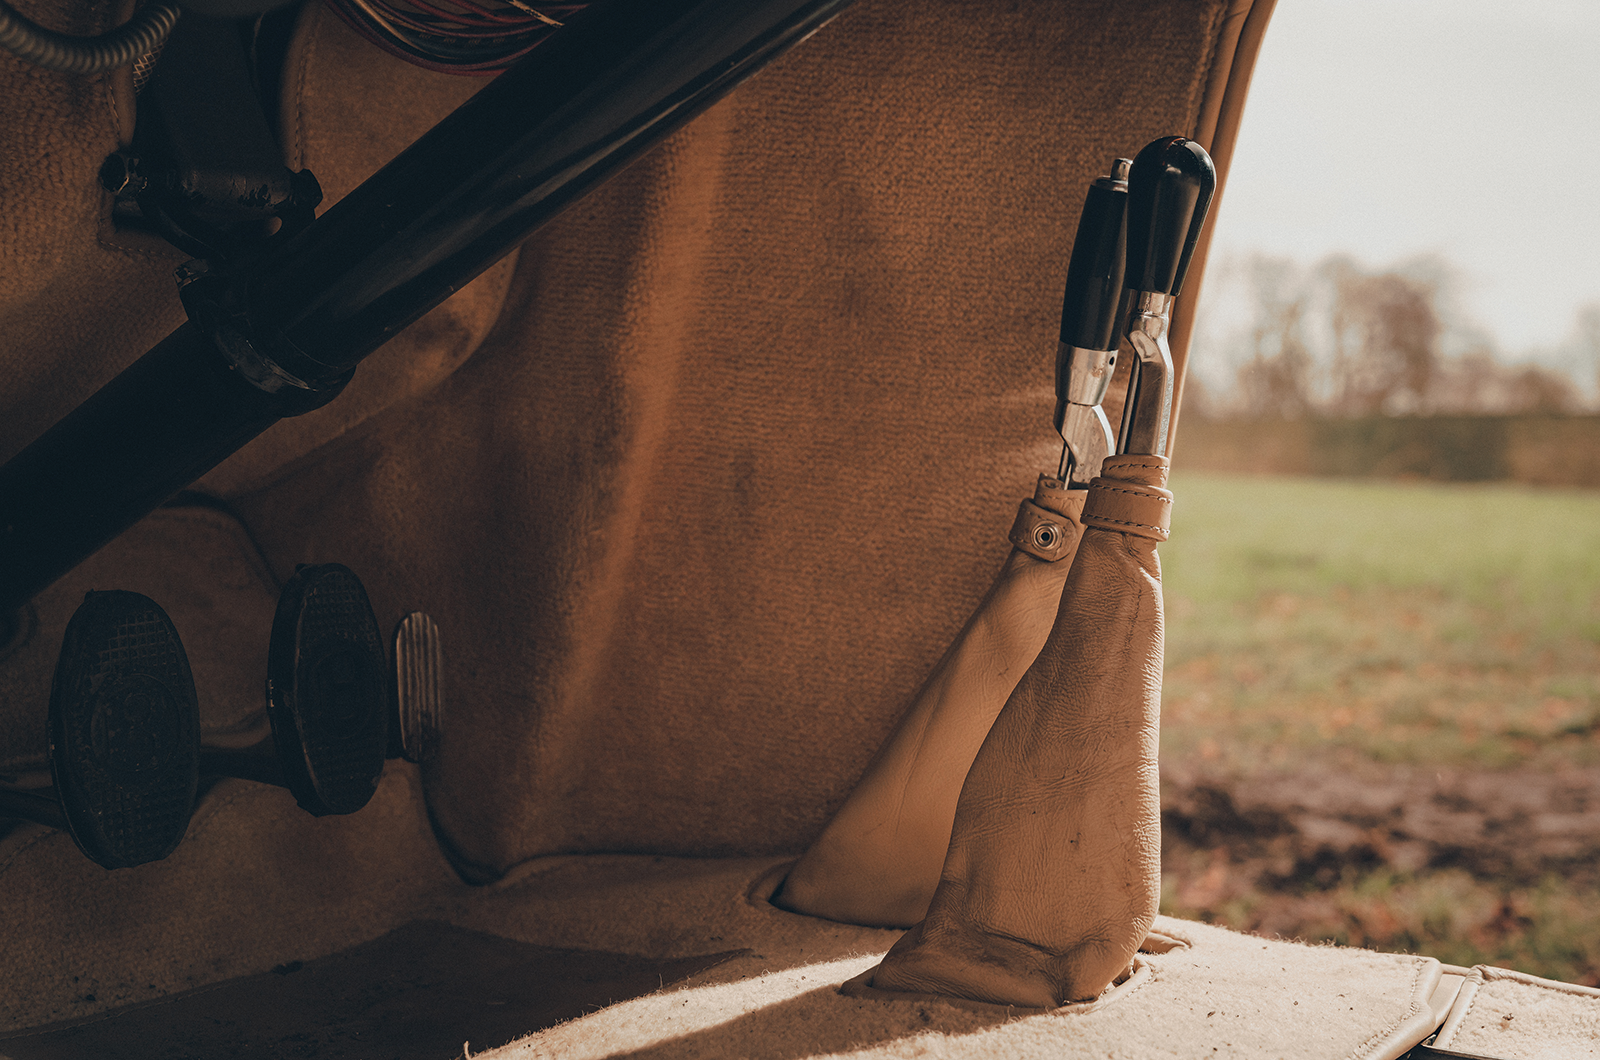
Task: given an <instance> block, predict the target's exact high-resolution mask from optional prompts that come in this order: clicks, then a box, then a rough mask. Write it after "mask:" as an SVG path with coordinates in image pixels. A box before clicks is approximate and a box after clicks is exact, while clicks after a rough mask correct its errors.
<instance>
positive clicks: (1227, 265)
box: [1184, 254, 1600, 418]
mask: <svg viewBox="0 0 1600 1060" xmlns="http://www.w3.org/2000/svg"><path fill="white" fill-rule="evenodd" d="M1219 265H1220V266H1221V268H1220V269H1219V270H1217V271H1220V272H1221V273H1222V275H1221V276H1220V277H1219V276H1217V275H1216V274H1215V273H1212V274H1211V275H1208V277H1207V285H1206V286H1207V292H1206V294H1207V295H1211V294H1212V288H1213V285H1214V281H1216V280H1219V279H1220V280H1221V284H1220V285H1217V286H1220V287H1221V288H1222V293H1221V297H1220V298H1218V297H1204V296H1203V302H1204V304H1203V305H1202V308H1201V318H1200V331H1199V332H1198V333H1197V334H1196V337H1195V358H1194V361H1193V366H1194V367H1195V368H1196V369H1198V371H1196V372H1194V373H1192V375H1191V378H1190V381H1189V385H1188V390H1187V394H1186V396H1185V398H1184V405H1185V411H1186V412H1190V411H1192V412H1194V413H1197V414H1199V415H1201V416H1207V417H1211V418H1221V417H1234V416H1242V417H1287V418H1296V417H1301V416H1319V417H1333V418H1346V417H1351V418H1353V417H1367V416H1379V415H1386V416H1401V415H1411V416H1418V415H1421V416H1430V415H1473V414H1478V415H1495V414H1500V415H1504V414H1512V413H1553V414H1561V413H1574V412H1581V411H1585V410H1586V409H1587V408H1588V407H1589V406H1590V405H1591V403H1592V402H1591V401H1590V399H1589V398H1588V396H1587V394H1586V393H1585V391H1586V390H1587V389H1588V388H1589V385H1590V384H1591V383H1594V384H1596V385H1597V386H1600V303H1592V304H1590V305H1587V306H1585V307H1583V308H1582V309H1581V310H1579V312H1578V313H1577V315H1576V319H1575V321H1574V323H1573V327H1572V331H1571V333H1570V335H1569V337H1568V340H1567V341H1566V343H1564V344H1563V346H1562V348H1561V349H1560V350H1559V351H1554V352H1555V353H1556V354H1557V356H1559V358H1560V359H1561V360H1562V361H1563V362H1564V363H1565V364H1566V365H1567V369H1566V370H1563V369H1562V368H1560V367H1555V366H1552V365H1551V364H1550V363H1522V364H1507V363H1505V362H1504V361H1503V360H1502V359H1501V357H1500V356H1499V354H1498V351H1497V350H1496V349H1495V346H1494V343H1493V340H1492V339H1491V338H1490V337H1489V336H1488V335H1486V334H1485V333H1483V332H1482V331H1481V330H1480V329H1477V328H1475V327H1474V326H1473V325H1472V324H1471V323H1470V320H1469V319H1468V314H1467V313H1465V312H1464V311H1463V309H1462V307H1461V305H1460V302H1459V299H1458V296H1457V292H1458V290H1459V286H1460V285H1459V282H1458V280H1457V275H1456V273H1455V270H1454V269H1452V268H1451V267H1450V266H1449V265H1448V263H1446V262H1443V261H1442V260H1440V259H1438V258H1419V259H1416V260H1414V261H1411V262H1407V263H1404V264H1402V265H1399V266H1396V267H1393V268H1388V269H1382V270H1369V269H1367V268H1364V267H1363V266H1362V265H1361V264H1359V263H1358V262H1356V261H1355V260H1353V259H1351V258H1349V257H1346V256H1343V255H1336V256H1331V257H1328V258H1324V259H1323V260H1321V261H1319V262H1317V263H1316V264H1314V265H1312V266H1310V267H1304V266H1300V265H1298V264H1296V263H1295V262H1293V261H1291V260H1289V259H1286V258H1276V257H1270V256H1267V255H1262V254H1256V255H1251V256H1248V257H1244V258H1235V259H1233V260H1231V261H1224V262H1220V263H1219ZM1222 302H1227V303H1231V304H1227V305H1224V304H1221V303H1222ZM1212 310H1219V311H1221V315H1222V316H1223V317H1224V319H1223V320H1222V321H1221V322H1220V324H1219V323H1214V322H1211V321H1208V320H1207V314H1208V313H1209V312H1211V311H1212ZM1575 373H1576V375H1577V377H1578V378H1575ZM1230 374H1231V378H1229V376H1230ZM1579 378H1581V379H1582V383H1580V382H1579V381H1578V379H1579Z"/></svg>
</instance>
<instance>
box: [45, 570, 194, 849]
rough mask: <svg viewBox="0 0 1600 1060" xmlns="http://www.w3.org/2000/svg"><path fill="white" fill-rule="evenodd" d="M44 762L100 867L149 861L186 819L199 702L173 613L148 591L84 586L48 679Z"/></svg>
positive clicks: (172, 844)
mask: <svg viewBox="0 0 1600 1060" xmlns="http://www.w3.org/2000/svg"><path fill="white" fill-rule="evenodd" d="M49 729H50V772H51V775H52V778H53V780H54V783H55V789H56V793H57V796H58V797H59V798H60V800H61V805H62V810H63V812H64V813H65V815H66V819H67V824H68V831H69V832H70V834H71V835H72V838H73V840H74V841H75V842H76V843H77V844H78V847H79V849H80V850H82V851H83V853H84V854H85V855H86V856H87V857H89V858H90V860H92V861H94V862H96V863H97V864H99V865H102V866H104V867H105V868H108V869H115V868H131V867H132V866H135V865H143V864H146V863H148V862H151V861H159V860H161V859H162V858H164V857H166V856H167V855H168V854H171V853H172V852H173V851H174V850H176V849H177V847H178V844H179V843H180V842H182V841H183V835H184V833H185V832H186V831H187V830H188V828H189V816H190V814H191V813H192V812H193V810H194V800H195V792H196V790H197V788H198V785H199V779H200V706H199V699H198V697H197V696H196V693H195V687H194V675H193V673H192V672H191V671H190V669H189V658H188V655H187V654H185V652H184V650H183V642H182V641H181V640H180V639H179V637H178V631H177V629H176V628H174V626H173V625H172V620H171V619H169V618H168V617H167V614H166V612H165V611H163V610H162V609H161V608H160V606H158V605H157V604H156V603H155V601H153V600H151V599H150V598H149V597H146V596H141V595H140V594H138V593H132V592H126V591H122V590H113V591H108V592H91V593H89V594H87V595H86V596H85V597H84V602H83V604H82V605H81V606H80V607H79V608H78V610H77V612H76V613H74V614H73V616H72V619H71V621H70V622H68V623H67V631H66V635H65V637H64V638H63V641H62V646H61V655H60V657H59V659H58V660H57V663H56V671H55V678H54V680H53V681H52V683H51V688H50V707H49Z"/></svg>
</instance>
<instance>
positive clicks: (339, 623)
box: [267, 563, 389, 817]
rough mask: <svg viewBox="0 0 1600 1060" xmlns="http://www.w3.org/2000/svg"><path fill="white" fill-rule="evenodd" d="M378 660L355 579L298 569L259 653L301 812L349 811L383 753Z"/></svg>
mask: <svg viewBox="0 0 1600 1060" xmlns="http://www.w3.org/2000/svg"><path fill="white" fill-rule="evenodd" d="M387 662H388V659H387V654H386V652H385V651H384V644H383V635H382V633H381V632H380V631H379V629H378V620H377V618H376V617H375V616H374V615H373V613H372V604H371V603H370V602H369V601H368V600H367V591H366V589H364V588H363V587H362V585H361V580H360V579H359V578H357V577H356V576H355V573H354V572H352V571H351V570H350V568H349V567H346V566H343V565H342V564H338V563H323V564H318V565H315V566H304V567H301V568H300V569H299V570H298V571H296V572H295V575H294V577H293V578H291V579H289V583H288V584H287V585H285V586H284V587H283V593H282V594H281V595H280V596H279V597H278V610H277V613H276V615H274V617H273V621H272V643H271V645H270V646H269V648H268V651H267V714H268V717H269V718H270V719H271V722H272V740H273V744H274V746H275V747H276V749H277V752H278V761H279V762H280V763H281V764H282V767H283V779H284V783H285V784H287V785H288V788H289V790H290V792H292V793H293V794H294V798H295V801H296V802H297V803H299V804H300V807H301V809H303V810H305V811H306V812H308V813H312V814H315V815H316V816H318V817H322V816H325V815H328V814H342V813H355V812H356V811H357V810H359V809H361V808H362V807H363V806H365V805H366V804H367V803H368V801H370V800H371V798H372V793H373V792H374V791H375V790H377V787H378V779H379V777H380V776H381V775H382V773H383V763H384V758H385V754H386V752H387V751H388V749H389V697H388V685H387V681H386V680H385V670H386V668H387Z"/></svg>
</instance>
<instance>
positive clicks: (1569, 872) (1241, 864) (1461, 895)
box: [1162, 764, 1600, 983]
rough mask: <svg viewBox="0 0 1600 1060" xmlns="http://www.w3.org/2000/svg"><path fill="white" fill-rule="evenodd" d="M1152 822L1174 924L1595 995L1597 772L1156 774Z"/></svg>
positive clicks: (1324, 769) (1599, 890)
mask: <svg viewBox="0 0 1600 1060" xmlns="http://www.w3.org/2000/svg"><path fill="white" fill-rule="evenodd" d="M1162 825H1163V870H1164V875H1165V888H1164V891H1165V895H1164V905H1165V906H1166V907H1167V908H1169V909H1170V910H1171V911H1173V912H1177V913H1179V914H1180V915H1187V916H1197V917H1199V918H1201V919H1207V920H1212V921H1215V922H1217V923H1225V924H1228V925H1229V926H1232V927H1236V928H1241V929H1244V930H1252V931H1258V932H1260V933H1262V934H1266V935H1275V936H1282V937H1286V938H1297V937H1298V938H1323V939H1334V940H1336V941H1340V942H1347V943H1350V944H1354V945H1366V946H1373V947H1376V948H1382V949H1403V950H1412V951H1419V952H1432V953H1434V955H1436V956H1441V957H1444V958H1445V959H1447V960H1449V959H1450V958H1451V957H1454V958H1455V959H1456V960H1458V961H1462V962H1473V961H1478V960H1483V961H1486V962H1489V963H1506V964H1511V965H1516V964H1518V963H1519V962H1520V963H1521V964H1522V965H1524V966H1527V967H1526V970H1529V971H1535V972H1536V973H1537V974H1548V975H1553V976H1555V977H1558V978H1564V979H1568V980H1575V981H1580V982H1591V983H1600V769H1565V770H1560V771H1550V772H1546V771H1534V770H1522V771H1503V772H1467V771H1456V770H1434V769H1423V768H1417V767H1409V766H1407V767H1382V766H1378V765H1371V764H1363V765H1358V766H1352V767H1349V768H1332V767H1328V766H1318V767H1308V768H1306V769H1304V770H1302V771H1300V772H1298V773H1296V774H1293V775H1267V776H1246V777H1225V776H1219V775H1215V774H1208V773H1206V772H1205V771H1204V770H1203V769H1185V768H1184V766H1183V765H1182V764H1178V765H1167V766H1165V768H1164V769H1163V777H1162ZM1538 896H1543V897H1538ZM1552 896H1553V897H1552Z"/></svg>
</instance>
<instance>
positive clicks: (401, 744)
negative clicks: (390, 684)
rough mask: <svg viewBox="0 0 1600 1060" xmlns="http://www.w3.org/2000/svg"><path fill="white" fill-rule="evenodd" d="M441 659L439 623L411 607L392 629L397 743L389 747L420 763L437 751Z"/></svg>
mask: <svg viewBox="0 0 1600 1060" xmlns="http://www.w3.org/2000/svg"><path fill="white" fill-rule="evenodd" d="M442 663H443V658H442V653H441V651H440V648H439V626H438V625H437V624H436V623H435V622H434V621H433V619H431V618H429V617H428V615H427V614H426V613H424V612H422V611H413V612H411V614H409V615H407V616H406V617H405V618H403V619H401V620H400V625H399V627H398V628H397V629H396V630H395V631H394V684H395V697H394V698H395V719H394V720H395V721H396V722H397V725H396V730H397V732H396V734H395V735H396V736H397V737H398V746H397V747H393V748H391V751H393V752H395V753H396V754H397V755H398V757H402V758H404V759H405V760H406V761H407V762H418V763H420V762H423V761H427V760H431V759H433V758H434V757H436V756H437V754H438V750H439V725H440V720H441V719H440V713H441V710H440V701H439V684H440V668H441V666H442ZM394 756H395V755H394V754H392V755H391V757H394Z"/></svg>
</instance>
